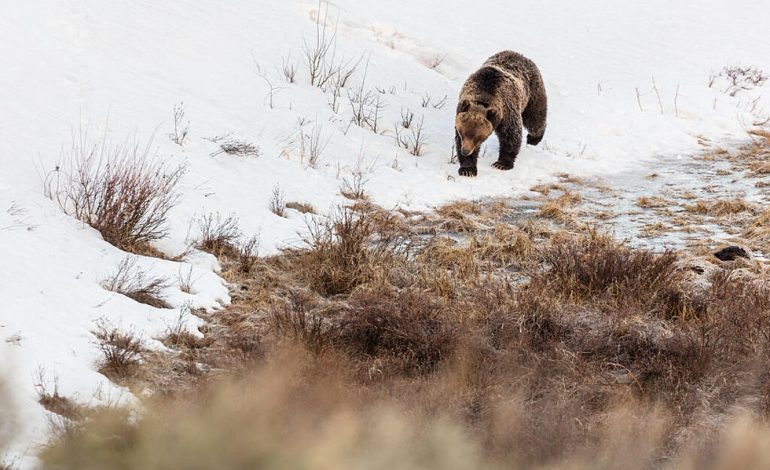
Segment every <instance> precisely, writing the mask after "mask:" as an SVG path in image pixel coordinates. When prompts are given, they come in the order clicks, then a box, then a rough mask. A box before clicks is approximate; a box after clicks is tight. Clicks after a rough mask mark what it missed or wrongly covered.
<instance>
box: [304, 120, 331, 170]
mask: <svg viewBox="0 0 770 470" xmlns="http://www.w3.org/2000/svg"><path fill="white" fill-rule="evenodd" d="M322 131H323V126H321V125H319V124H318V123H314V124H313V127H312V128H311V129H310V132H308V133H305V131H304V129H303V128H302V126H300V128H299V145H300V150H299V154H300V159H301V160H302V161H303V162H304V161H305V159H307V165H308V166H309V167H310V168H317V167H318V164H319V163H320V162H321V159H322V158H323V153H324V150H326V146H327V145H329V141H330V140H331V137H327V138H324V136H323V134H322Z"/></svg>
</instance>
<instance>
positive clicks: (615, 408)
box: [41, 137, 770, 468]
mask: <svg viewBox="0 0 770 470" xmlns="http://www.w3.org/2000/svg"><path fill="white" fill-rule="evenodd" d="M704 144H705V145H704V152H703V154H702V155H700V156H697V157H695V158H693V159H687V160H682V161H670V160H664V161H661V167H660V169H659V170H657V172H656V174H654V175H652V174H647V175H644V176H647V177H646V178H641V177H640V175H638V174H636V175H634V174H631V173H629V174H625V175H621V176H619V177H617V178H616V179H613V180H612V181H598V180H590V181H588V180H580V179H577V178H572V177H570V176H569V175H563V176H562V177H561V181H560V182H559V183H558V184H553V185H548V186H539V187H534V188H533V191H532V193H531V195H530V196H528V197H526V198H522V199H516V200H503V199H498V200H484V201H470V202H466V201H463V202H457V203H453V204H449V205H445V206H442V207H440V208H438V209H437V210H436V211H435V212H434V213H408V212H403V211H395V212H391V211H386V210H383V209H382V208H379V207H377V206H375V205H373V204H371V203H369V202H368V201H367V199H366V197H365V196H364V197H359V198H357V199H355V200H351V201H350V205H349V207H347V208H342V209H340V210H339V211H338V212H336V213H335V214H333V215H332V216H331V217H330V218H329V219H328V221H319V222H318V223H316V224H314V225H312V226H310V227H309V228H308V231H307V235H306V236H305V238H304V240H303V242H302V243H300V244H299V246H297V247H296V248H293V249H287V250H285V251H284V252H283V253H282V254H280V255H277V256H272V257H267V258H259V257H255V256H253V253H252V251H251V250H250V249H249V248H248V247H245V248H244V247H242V246H238V245H237V244H235V243H234V240H232V239H231V238H228V237H227V236H226V235H227V231H228V225H227V223H226V221H224V222H223V223H222V224H221V227H218V226H217V225H216V224H213V225H212V227H210V228H211V230H209V231H208V236H207V239H206V240H201V241H200V246H204V247H205V248H206V249H207V250H208V251H210V252H212V253H213V254H215V255H216V256H217V257H218V258H219V260H220V262H221V265H222V275H223V276H224V277H225V279H226V280H227V281H228V282H229V283H230V286H231V295H232V298H233V303H232V305H230V306H229V307H228V308H226V309H225V310H223V311H220V312H216V313H213V314H206V313H205V312H197V313H198V314H199V315H201V316H203V317H204V318H205V319H206V320H207V323H206V325H205V326H204V327H203V328H202V329H201V331H202V333H203V337H202V338H199V337H195V336H193V335H190V334H189V333H187V332H185V331H184V330H182V329H180V330H178V331H174V330H173V329H172V330H171V331H169V333H168V335H167V336H166V337H165V338H163V341H164V343H165V344H166V345H167V346H168V347H169V350H168V351H160V352H159V351H153V352H151V351H147V350H146V349H144V348H142V345H141V339H140V338H132V337H131V335H130V333H128V332H118V331H104V330H103V331H100V339H101V340H102V344H103V346H102V347H103V351H104V353H105V355H104V356H105V357H104V363H103V364H102V371H103V372H104V373H105V374H108V375H109V376H110V377H111V378H112V379H113V380H115V381H118V382H119V383H122V384H125V385H127V386H128V387H129V388H131V389H132V390H134V391H135V392H136V393H138V394H141V395H144V396H145V397H146V398H145V405H146V406H147V408H148V411H147V412H145V413H142V414H141V415H140V417H139V418H138V420H130V419H128V415H129V414H130V413H129V412H128V411H127V410H124V409H122V408H120V407H109V406H108V407H101V408H98V409H92V410H88V409H87V407H83V406H80V405H77V404H73V403H71V402H70V401H68V400H67V399H65V398H63V397H60V396H58V393H54V392H50V391H49V392H44V393H41V403H43V404H44V405H45V406H47V407H48V408H49V410H51V411H52V412H53V413H54V416H58V417H59V418H57V419H55V420H54V421H55V423H56V425H57V427H56V431H57V438H56V439H55V440H54V442H53V443H52V444H51V446H50V447H49V448H48V449H47V450H46V451H45V452H44V453H43V459H44V461H45V462H48V463H50V464H52V465H54V464H55V465H56V468H107V467H116V468H180V467H185V466H186V465H188V466H191V468H192V467H199V468H213V467H217V468H252V467H253V466H259V467H265V468H286V467H297V468H317V467H321V468H330V467H333V468H394V467H395V468H470V467H475V468H511V467H513V468H532V467H542V468H554V467H559V468H564V467H569V468H597V467H604V468H658V467H660V466H662V465H667V466H671V467H676V468H732V465H734V464H735V462H736V460H735V459H743V460H741V461H742V462H748V464H747V465H749V466H752V467H755V468H758V467H760V466H762V465H763V464H766V463H767V462H768V459H770V455H768V454H767V452H766V449H767V447H766V446H764V444H763V443H766V442H767V441H768V439H770V438H769V437H768V436H770V433H769V431H768V430H767V429H765V427H764V425H763V424H761V423H763V422H764V421H765V419H766V417H767V410H768V409H769V407H770V393H768V390H770V386H769V384H770V381H768V375H767V371H766V367H765V365H766V364H767V360H768V359H770V278H769V277H768V272H767V262H766V257H767V255H768V254H770V216H768V213H767V212H766V211H765V210H764V208H763V205H764V203H765V201H766V200H767V196H768V193H767V191H768V189H767V188H768V184H766V182H767V181H768V180H767V178H768V176H770V175H768V174H767V173H766V172H764V171H760V170H762V168H763V166H762V165H763V162H765V161H766V160H767V157H768V145H767V142H766V141H765V140H763V139H762V138H760V137H757V139H756V140H755V141H750V142H747V143H745V144H744V145H741V146H740V147H736V149H734V150H731V151H726V150H721V149H717V148H713V147H711V146H709V145H707V142H704ZM747 179H748V180H750V181H752V182H754V184H753V188H749V190H746V192H745V193H738V192H736V191H734V190H733V189H732V188H731V187H733V186H735V184H734V183H733V182H734V181H735V180H740V181H741V182H743V181H745V180H747ZM740 186H741V187H744V188H745V187H746V185H745V184H741V185H740ZM218 229H221V230H218ZM728 244H736V245H739V246H741V247H743V248H745V249H747V250H748V252H749V254H750V258H738V259H736V260H734V261H721V260H719V259H717V258H716V257H714V255H713V252H715V251H716V250H718V249H719V248H722V247H724V246H726V245H728Z"/></svg>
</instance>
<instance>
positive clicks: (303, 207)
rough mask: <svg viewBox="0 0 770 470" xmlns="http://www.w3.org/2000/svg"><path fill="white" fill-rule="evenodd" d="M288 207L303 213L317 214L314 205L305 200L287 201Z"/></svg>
mask: <svg viewBox="0 0 770 470" xmlns="http://www.w3.org/2000/svg"><path fill="white" fill-rule="evenodd" d="M286 208H287V209H293V210H295V211H297V212H300V213H302V214H315V209H314V208H313V206H312V205H310V204H307V203H304V202H287V203H286Z"/></svg>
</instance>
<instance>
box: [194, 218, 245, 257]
mask: <svg viewBox="0 0 770 470" xmlns="http://www.w3.org/2000/svg"><path fill="white" fill-rule="evenodd" d="M198 231H199V233H198V238H197V239H196V240H195V247H196V248H197V249H199V250H202V251H205V252H208V253H211V254H212V255H214V256H236V254H237V252H238V240H239V239H240V238H241V236H242V235H243V234H242V233H241V230H240V228H238V218H237V217H236V216H235V215H233V214H230V215H228V216H227V217H224V218H223V217H222V215H221V214H220V213H218V212H217V213H216V214H215V213H211V214H208V215H205V216H203V217H201V218H200V219H198Z"/></svg>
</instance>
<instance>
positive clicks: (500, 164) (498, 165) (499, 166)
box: [492, 160, 513, 170]
mask: <svg viewBox="0 0 770 470" xmlns="http://www.w3.org/2000/svg"><path fill="white" fill-rule="evenodd" d="M492 167H493V168H497V169H498V170H510V169H511V168H513V163H505V162H501V161H499V160H498V161H496V162H495V163H493V164H492Z"/></svg>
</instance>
